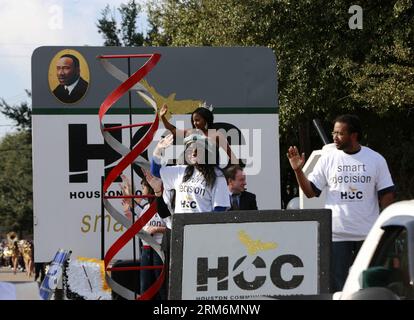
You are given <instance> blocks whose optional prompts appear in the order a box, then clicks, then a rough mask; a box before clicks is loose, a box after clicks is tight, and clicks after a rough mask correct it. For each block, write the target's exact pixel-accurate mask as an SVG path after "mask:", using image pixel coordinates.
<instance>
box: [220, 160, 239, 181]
mask: <svg viewBox="0 0 414 320" xmlns="http://www.w3.org/2000/svg"><path fill="white" fill-rule="evenodd" d="M239 170H240V171H242V172H243V168H242V167H240V166H239V165H238V164H233V165H231V166H228V167H227V168H226V169H224V176H225V177H226V181H227V183H229V180H230V179H231V180H235V179H236V174H237V172H238V171H239Z"/></svg>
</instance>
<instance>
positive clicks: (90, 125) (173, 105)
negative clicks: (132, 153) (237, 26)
mask: <svg viewBox="0 0 414 320" xmlns="http://www.w3.org/2000/svg"><path fill="white" fill-rule="evenodd" d="M153 52H159V53H160V54H161V59H160V62H159V63H158V64H157V65H156V66H155V67H154V69H153V70H152V71H151V73H149V74H148V75H147V76H146V77H145V81H146V82H145V85H146V88H147V89H148V91H149V92H151V94H152V95H153V96H154V99H155V100H156V101H157V107H158V108H160V107H161V105H162V104H163V103H164V102H165V103H168V104H169V107H170V109H171V111H173V116H172V118H171V119H170V122H171V123H173V124H174V125H176V126H177V127H178V128H179V127H180V126H182V127H183V128H184V127H185V128H190V127H191V122H190V114H191V112H192V109H189V108H188V106H187V104H186V103H188V101H190V104H191V101H198V100H200V101H205V102H206V103H207V104H208V105H212V106H213V114H214V123H218V124H220V125H223V126H227V128H233V129H234V130H236V131H237V132H238V134H240V136H241V140H240V141H239V142H240V145H237V144H238V143H237V142H235V141H233V140H232V142H231V148H232V149H233V151H234V153H235V154H236V156H238V157H239V158H240V159H244V161H245V162H246V163H247V166H246V168H245V172H246V175H247V184H248V185H247V188H248V190H249V191H250V192H253V193H255V194H256V196H257V203H258V207H259V209H279V208H280V172H279V140H278V123H279V117H278V113H277V112H278V109H277V80H276V62H275V57H274V55H273V52H272V51H271V50H269V49H267V48H150V47H147V48H113V47H75V48H62V47H41V48H38V49H37V50H36V51H35V52H34V54H33V57H32V80H33V81H32V91H33V117H32V121H33V194H34V199H33V207H34V241H35V246H36V250H35V255H36V256H35V260H36V261H50V260H51V259H52V257H53V255H54V253H55V252H56V251H57V250H58V248H67V249H69V250H72V256H74V257H77V256H85V257H90V258H101V177H102V176H103V175H104V173H105V170H106V173H107V174H108V172H109V170H110V169H111V168H112V167H113V166H114V165H116V164H117V163H119V161H120V160H121V159H122V158H121V155H119V154H118V153H117V152H116V151H114V150H113V149H111V147H110V146H108V145H107V144H105V143H104V139H103V136H102V133H101V132H100V129H99V119H98V112H99V107H100V105H101V104H102V102H103V101H104V100H105V98H106V97H107V96H108V95H109V94H110V93H111V92H112V91H113V90H114V89H115V88H116V87H117V86H119V85H120V83H121V82H120V81H119V80H118V79H115V78H114V77H113V76H112V75H110V74H109V73H108V72H107V71H106V70H105V69H104V68H103V67H102V65H101V64H100V62H99V61H98V59H96V57H97V56H99V55H105V54H106V55H108V54H131V53H134V54H135V53H153ZM68 55H69V58H68ZM73 55H75V56H76V57H77V58H79V61H80V69H81V73H80V75H81V78H82V79H84V81H83V83H84V84H85V85H84V88H83V90H82V91H81V92H79V94H78V97H77V98H76V99H72V100H71V99H69V98H68V97H67V93H65V90H64V89H63V88H61V85H60V84H59V83H60V81H61V78H60V77H61V76H60V75H59V72H60V71H59V70H60V69H62V68H63V65H62V64H63V63H64V62H65V61H67V60H68V59H72V58H71V56H73ZM62 56H64V57H63V58H62ZM144 62H145V61H142V60H131V61H130V67H131V72H135V71H136V70H137V69H139V67H140V66H142V64H143V63H144ZM114 64H115V65H116V66H117V67H118V68H119V69H120V70H123V72H125V73H126V72H127V70H128V68H127V67H128V64H127V60H126V59H119V60H117V61H115V62H114ZM59 68H60V69H59ZM158 104H160V106H158ZM129 105H131V110H132V118H131V123H132V124H134V123H143V122H152V121H153V120H154V117H155V115H154V114H153V113H154V110H152V109H151V108H150V107H149V106H147V105H146V104H145V102H144V101H143V100H142V98H140V97H139V96H138V94H137V93H136V92H135V91H131V99H129V98H128V93H127V94H126V95H125V96H124V97H122V98H121V99H120V100H119V101H118V102H117V103H116V104H115V105H114V106H113V107H112V108H111V110H109V112H108V113H107V115H105V117H104V123H105V124H106V125H111V124H112V125H117V126H125V125H129V124H131V123H130V119H129V112H130V111H129ZM182 105H186V106H187V109H185V110H184V109H183V110H181V109H182V108H181V106H182ZM142 129H143V128H141V127H136V128H135V127H134V128H133V129H132V136H133V142H134V143H136V142H137V141H138V139H139V138H140V136H141V135H142ZM112 134H113V136H114V137H115V138H116V139H118V140H119V141H122V144H123V145H125V146H127V147H129V146H130V133H129V129H127V130H119V131H114V132H113V133H112ZM162 134H165V129H164V127H163V125H162V123H161V122H160V126H159V130H158V131H157V133H156V135H155V138H154V141H152V143H151V145H150V146H149V149H148V151H147V153H146V154H145V155H144V157H146V159H148V158H150V157H151V156H152V150H153V148H154V147H155V144H156V143H157V141H158V139H160V137H161V135H162ZM221 152H222V150H221ZM225 157H226V156H225V154H224V155H222V154H221V155H220V159H225ZM130 172H131V169H130V167H129V168H127V169H126V170H124V174H126V175H127V176H130ZM133 180H134V185H135V187H136V189H137V192H138V193H139V192H140V178H139V177H138V175H136V174H134V177H133ZM108 195H120V187H119V185H118V183H117V182H115V183H113V184H112V185H111V186H110V188H109V192H108ZM111 204H112V205H113V206H114V207H115V208H117V209H118V210H120V211H121V208H122V207H121V199H113V200H111ZM137 211H139V208H138V210H137ZM124 231H125V228H124V227H122V226H121V224H119V223H117V222H116V221H114V219H113V218H112V217H111V216H110V215H109V214H108V213H105V230H104V232H105V245H104V247H105V250H107V249H108V248H109V247H110V246H111V244H112V243H114V241H115V240H116V239H117V238H118V237H119V236H120V235H121V234H122V233H123V232H124ZM115 258H119V259H131V258H132V244H131V243H129V244H128V245H127V246H126V247H125V248H124V249H123V250H122V251H121V252H120V253H119V254H117V255H116V257H115Z"/></svg>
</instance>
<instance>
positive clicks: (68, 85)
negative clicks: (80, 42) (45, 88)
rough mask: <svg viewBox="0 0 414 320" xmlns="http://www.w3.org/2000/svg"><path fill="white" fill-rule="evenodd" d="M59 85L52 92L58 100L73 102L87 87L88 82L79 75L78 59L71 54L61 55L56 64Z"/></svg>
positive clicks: (80, 96) (81, 95)
mask: <svg viewBox="0 0 414 320" xmlns="http://www.w3.org/2000/svg"><path fill="white" fill-rule="evenodd" d="M56 72H57V78H58V80H59V85H58V86H57V87H56V88H55V90H53V94H54V95H55V96H56V98H58V99H59V100H60V101H62V102H65V103H74V102H76V101H78V100H79V99H81V98H82V97H83V96H84V94H85V92H86V90H87V89H88V82H87V81H85V80H84V79H82V77H81V76H80V66H79V59H78V58H77V57H75V56H74V55H72V54H64V55H62V56H61V57H60V58H59V60H58V62H57V64H56Z"/></svg>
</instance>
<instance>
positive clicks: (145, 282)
mask: <svg viewBox="0 0 414 320" xmlns="http://www.w3.org/2000/svg"><path fill="white" fill-rule="evenodd" d="M122 179H123V184H122V186H121V189H122V191H123V194H125V195H131V194H132V192H131V186H130V183H129V180H128V179H127V177H126V176H125V175H122ZM141 190H142V195H144V196H145V195H154V190H153V189H152V187H151V186H150V184H149V183H148V182H147V180H146V179H142V180H141ZM152 201H154V198H148V202H147V203H146V204H145V205H144V206H143V209H142V210H141V212H140V213H139V217H141V216H142V215H143V214H144V213H145V212H146V211H147V210H148V208H149V207H150V204H151V203H152ZM122 206H123V209H124V214H125V215H126V216H127V217H128V218H129V219H131V220H132V214H133V213H132V210H131V209H132V208H131V206H132V201H131V199H123V200H122ZM143 230H145V231H146V232H148V233H149V234H150V235H151V236H152V237H153V238H154V240H155V241H156V242H157V243H158V244H161V240H162V237H163V234H164V233H165V231H166V224H165V221H164V220H163V219H162V218H161V217H160V216H159V215H158V213H155V214H154V216H153V217H152V218H151V219H150V220H149V221H148V223H147V224H146V225H145V226H144V228H143ZM140 252H141V259H140V265H141V266H162V265H163V264H164V263H163V261H162V260H161V257H160V256H159V255H158V254H157V252H156V251H155V250H154V249H153V248H152V247H151V246H150V245H149V243H147V242H146V241H144V240H142V247H141V250H140ZM160 274H161V269H142V270H140V293H141V294H143V293H144V292H145V291H147V290H148V288H150V287H151V285H152V284H153V283H154V282H155V281H156V280H157V279H158V277H159V276H160ZM166 298H167V297H166V287H165V286H161V288H160V290H159V291H158V293H157V295H156V296H155V297H154V299H155V300H165V299H166Z"/></svg>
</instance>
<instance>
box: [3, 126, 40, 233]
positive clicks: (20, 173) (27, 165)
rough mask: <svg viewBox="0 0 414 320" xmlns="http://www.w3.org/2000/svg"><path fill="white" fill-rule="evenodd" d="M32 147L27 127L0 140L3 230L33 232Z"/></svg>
mask: <svg viewBox="0 0 414 320" xmlns="http://www.w3.org/2000/svg"><path fill="white" fill-rule="evenodd" d="M32 199H33V191H32V148H31V134H30V131H22V132H18V133H16V134H9V135H7V136H5V137H4V138H3V139H2V140H1V142H0V221H1V224H2V227H3V228H4V230H9V231H11V230H15V231H18V232H19V233H20V235H22V234H26V235H27V234H32V233H33V200H32Z"/></svg>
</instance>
